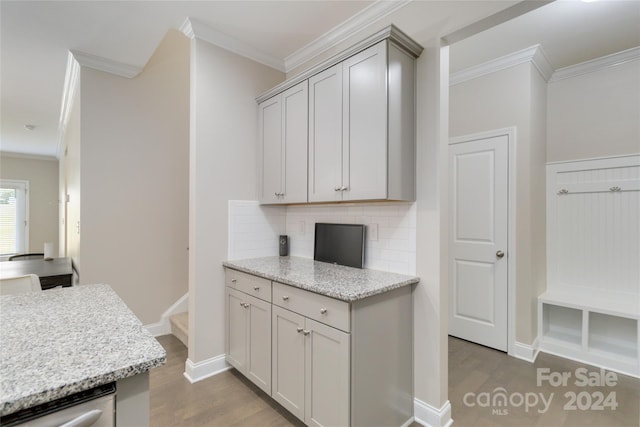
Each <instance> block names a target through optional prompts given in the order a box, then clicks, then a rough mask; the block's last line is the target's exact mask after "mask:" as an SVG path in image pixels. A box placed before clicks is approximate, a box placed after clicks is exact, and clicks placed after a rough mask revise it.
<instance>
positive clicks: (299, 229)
mask: <svg viewBox="0 0 640 427" xmlns="http://www.w3.org/2000/svg"><path fill="white" fill-rule="evenodd" d="M304 226H305V222H304V221H300V222H299V223H298V232H300V234H301V235H302V234H304Z"/></svg>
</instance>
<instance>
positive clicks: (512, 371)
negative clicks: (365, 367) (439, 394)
mask: <svg viewBox="0 0 640 427" xmlns="http://www.w3.org/2000/svg"><path fill="white" fill-rule="evenodd" d="M158 341H159V342H160V344H162V346H163V347H164V348H165V349H166V350H167V363H166V364H165V365H164V366H162V367H160V368H157V369H153V370H152V371H151V374H150V401H151V402H150V403H151V426H152V427H199V426H202V427H205V426H206V427H208V426H223V427H227V426H238V427H240V426H242V427H245V426H248V427H254V426H255V427H289V426H294V427H301V426H303V423H302V422H300V421H299V420H298V419H297V418H295V417H294V416H293V415H291V414H290V413H289V412H287V411H286V410H285V409H283V408H282V407H281V406H280V405H278V404H277V403H275V401H274V400H273V399H271V398H270V397H269V396H268V395H267V394H265V393H264V392H263V391H262V390H260V389H259V388H257V387H256V386H254V385H253V384H252V383H251V382H250V381H249V380H247V379H246V378H244V377H243V376H242V375H240V374H239V373H237V372H236V371H235V370H230V371H226V372H223V373H221V374H218V375H216V376H214V377H211V378H207V379H205V380H203V381H199V382H197V383H195V384H190V383H189V381H187V379H186V378H185V377H184V375H183V373H184V364H185V361H186V359H187V349H186V347H185V346H184V345H183V344H182V343H181V342H180V341H178V340H177V339H176V338H175V337H173V336H172V335H166V336H162V337H159V338H158ZM539 368H546V369H548V370H549V372H557V373H563V372H570V373H571V374H572V375H575V371H576V369H578V368H586V371H587V372H599V369H598V368H594V367H592V366H588V365H583V364H580V363H577V362H573V361H570V360H567V359H563V358H560V357H555V356H551V355H547V354H540V355H539V356H538V359H537V360H536V362H535V363H534V364H531V363H528V362H525V361H523V360H519V359H516V358H513V357H509V356H507V355H506V354H505V353H502V352H499V351H496V350H493V349H489V348H486V347H482V346H479V345H476V344H472V343H469V342H466V341H463V340H459V339H457V338H449V400H450V402H451V406H452V416H453V420H454V425H455V426H463V427H466V426H470V427H471V426H472V427H481V426H487V427H489V426H491V427H495V426H517V427H583V426H592V427H639V426H640V409H639V407H640V380H638V379H636V378H631V377H627V376H624V375H616V377H617V384H616V385H615V386H614V387H597V386H590V387H586V386H585V387H580V386H576V385H575V378H571V379H570V380H569V381H568V383H567V386H566V387H565V386H562V387H553V386H551V385H549V384H548V382H544V384H541V385H540V386H538V385H537V376H538V369H539ZM499 388H502V389H505V390H506V391H507V395H514V394H520V395H522V396H523V397H524V396H527V394H528V393H535V394H537V395H538V396H540V394H542V395H544V396H545V397H546V398H548V397H549V396H550V395H551V394H553V399H552V400H551V403H550V405H549V406H548V407H547V408H546V410H545V411H542V409H543V407H542V405H541V404H538V405H537V406H535V407H530V408H528V410H527V408H525V406H518V405H515V406H514V405H511V404H508V405H507V406H505V407H500V406H498V407H493V408H492V407H490V406H489V407H486V406H485V407H483V406H480V405H479V404H478V402H477V400H474V399H476V398H477V396H478V395H479V394H481V393H486V394H487V395H489V396H493V395H492V393H494V391H495V390H496V389H499ZM581 392H586V393H589V394H590V395H593V393H596V392H602V393H604V394H605V395H606V394H607V393H610V392H615V396H616V400H617V403H618V406H617V408H616V409H615V411H614V410H601V411H596V410H579V409H576V410H566V409H565V405H566V404H567V398H566V397H565V393H576V394H578V393H581ZM469 393H472V395H469V396H473V399H471V398H470V397H469V396H468V394H469ZM494 394H495V393H494ZM465 396H467V398H466V402H467V403H474V406H470V405H468V404H466V403H465ZM516 403H518V402H516ZM492 409H505V410H506V412H503V414H502V415H500V414H499V413H496V412H493V411H492ZM412 426H414V427H415V426H419V424H417V423H413V424H412Z"/></svg>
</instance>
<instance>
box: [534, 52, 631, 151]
mask: <svg viewBox="0 0 640 427" xmlns="http://www.w3.org/2000/svg"><path fill="white" fill-rule="evenodd" d="M548 97H549V108H548V131H547V138H548V141H549V145H548V148H547V159H548V161H550V162H556V161H561V160H574V159H586V158H593V157H603V156H615V155H621V154H631V153H638V152H640V60H637V59H636V60H635V61H631V62H628V63H626V64H621V65H617V66H615V67H609V68H605V69H601V70H599V71H596V72H592V73H588V74H583V75H581V76H577V77H572V78H568V79H564V80H559V81H557V82H552V83H549V86H548Z"/></svg>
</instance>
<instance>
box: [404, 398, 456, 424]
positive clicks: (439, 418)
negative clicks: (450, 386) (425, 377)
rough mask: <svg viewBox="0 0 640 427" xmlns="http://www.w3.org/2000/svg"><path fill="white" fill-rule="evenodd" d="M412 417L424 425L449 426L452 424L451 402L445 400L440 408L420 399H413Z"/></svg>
mask: <svg viewBox="0 0 640 427" xmlns="http://www.w3.org/2000/svg"><path fill="white" fill-rule="evenodd" d="M413 418H414V421H415V422H417V423H420V424H422V425H423V426H426V427H449V426H451V425H452V424H453V420H452V419H451V403H449V401H448V400H447V401H446V402H445V404H444V405H442V408H440V409H438V408H435V407H433V406H431V405H429V404H428V403H426V402H423V401H422V400H420V399H413Z"/></svg>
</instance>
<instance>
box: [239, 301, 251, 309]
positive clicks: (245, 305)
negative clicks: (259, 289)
mask: <svg viewBox="0 0 640 427" xmlns="http://www.w3.org/2000/svg"><path fill="white" fill-rule="evenodd" d="M240 305H241V306H243V307H244V308H249V304H247V303H246V302H241V303H240Z"/></svg>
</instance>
